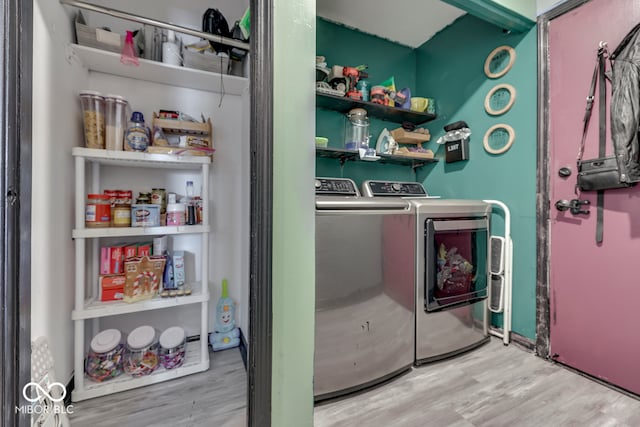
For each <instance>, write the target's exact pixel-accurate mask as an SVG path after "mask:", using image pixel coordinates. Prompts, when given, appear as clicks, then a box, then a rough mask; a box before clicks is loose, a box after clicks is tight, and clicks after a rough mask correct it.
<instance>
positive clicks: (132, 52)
mask: <svg viewBox="0 0 640 427" xmlns="http://www.w3.org/2000/svg"><path fill="white" fill-rule="evenodd" d="M120 62H122V63H123V64H125V65H136V66H139V65H140V61H138V57H137V56H136V49H135V47H134V46H133V33H132V32H131V31H127V37H126V38H125V40H124V46H122V53H121V55H120Z"/></svg>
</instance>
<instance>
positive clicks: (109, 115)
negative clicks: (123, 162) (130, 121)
mask: <svg viewBox="0 0 640 427" xmlns="http://www.w3.org/2000/svg"><path fill="white" fill-rule="evenodd" d="M104 101H105V107H106V121H105V127H106V130H105V146H106V148H107V150H115V151H122V149H123V146H124V145H123V142H124V131H125V130H126V129H127V115H128V106H129V103H128V102H127V100H126V99H124V97H122V96H120V95H105V97H104Z"/></svg>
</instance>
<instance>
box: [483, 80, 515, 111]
mask: <svg viewBox="0 0 640 427" xmlns="http://www.w3.org/2000/svg"><path fill="white" fill-rule="evenodd" d="M514 102H516V88H514V87H513V86H511V85H509V84H506V83H502V84H499V85H496V86H494V87H493V89H491V90H490V91H489V93H488V94H487V96H486V97H485V99H484V109H485V110H486V111H487V113H489V114H491V115H492V116H499V115H500V114H504V113H506V112H507V111H509V109H510V108H511V107H512V106H513V103H514Z"/></svg>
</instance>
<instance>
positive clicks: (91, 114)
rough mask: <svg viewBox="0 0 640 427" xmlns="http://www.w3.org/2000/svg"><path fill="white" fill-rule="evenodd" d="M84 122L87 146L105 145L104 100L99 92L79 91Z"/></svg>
mask: <svg viewBox="0 0 640 427" xmlns="http://www.w3.org/2000/svg"><path fill="white" fill-rule="evenodd" d="M80 102H81V104H82V115H83V123H84V143H85V146H86V147H87V148H101V149H104V147H105V101H104V97H103V96H102V94H101V93H100V92H94V91H90V90H85V91H82V92H80Z"/></svg>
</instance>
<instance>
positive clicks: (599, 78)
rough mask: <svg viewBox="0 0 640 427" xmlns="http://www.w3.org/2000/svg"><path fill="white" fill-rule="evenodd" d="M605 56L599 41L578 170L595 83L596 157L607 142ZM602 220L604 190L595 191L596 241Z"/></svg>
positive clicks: (603, 46) (597, 241)
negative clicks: (596, 94)
mask: <svg viewBox="0 0 640 427" xmlns="http://www.w3.org/2000/svg"><path fill="white" fill-rule="evenodd" d="M605 56H606V57H608V56H609V52H608V51H607V44H606V43H604V42H601V43H600V46H599V48H598V59H597V62H596V66H595V68H594V69H593V77H592V78H591V86H590V88H589V95H588V96H587V106H586V108H585V111H584V119H583V120H582V122H583V127H582V139H581V140H580V150H579V151H578V158H577V166H578V170H580V165H581V163H582V156H583V155H584V145H585V142H586V140H587V130H588V129H589V121H590V120H591V113H592V110H593V101H594V99H595V93H596V84H597V85H598V110H599V111H598V115H599V117H598V118H599V120H598V121H599V132H598V139H599V142H598V157H605V156H606V151H607V150H606V148H607V147H606V143H607V86H606V80H605V71H606V70H605V68H606V67H605ZM575 191H576V195H579V188H578V186H577V184H576V190H575ZM603 222H604V190H599V191H598V192H597V216H596V243H602V235H603Z"/></svg>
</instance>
